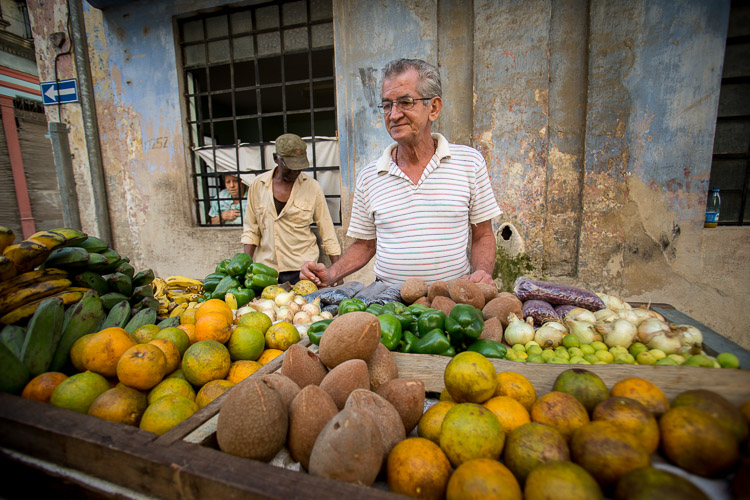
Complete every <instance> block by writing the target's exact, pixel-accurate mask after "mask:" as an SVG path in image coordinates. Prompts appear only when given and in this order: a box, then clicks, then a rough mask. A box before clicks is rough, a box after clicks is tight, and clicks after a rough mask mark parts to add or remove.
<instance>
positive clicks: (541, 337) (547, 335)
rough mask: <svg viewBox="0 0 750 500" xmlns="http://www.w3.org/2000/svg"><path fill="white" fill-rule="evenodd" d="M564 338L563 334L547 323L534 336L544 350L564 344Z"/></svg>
mask: <svg viewBox="0 0 750 500" xmlns="http://www.w3.org/2000/svg"><path fill="white" fill-rule="evenodd" d="M562 338H563V334H562V332H561V331H560V330H558V329H557V328H555V327H553V326H549V324H547V323H545V324H544V325H542V326H540V327H539V329H538V330H537V331H536V333H535V334H534V341H535V342H536V343H537V344H539V345H540V346H542V348H547V347H557V346H559V345H560V344H562Z"/></svg>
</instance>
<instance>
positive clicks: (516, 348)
mask: <svg viewBox="0 0 750 500" xmlns="http://www.w3.org/2000/svg"><path fill="white" fill-rule="evenodd" d="M511 349H513V350H514V351H516V352H526V348H525V347H524V346H523V344H513V347H511Z"/></svg>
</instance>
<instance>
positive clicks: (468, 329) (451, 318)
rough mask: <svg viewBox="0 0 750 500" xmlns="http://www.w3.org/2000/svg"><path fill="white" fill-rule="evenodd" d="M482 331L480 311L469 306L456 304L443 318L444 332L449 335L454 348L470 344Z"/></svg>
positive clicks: (482, 321)
mask: <svg viewBox="0 0 750 500" xmlns="http://www.w3.org/2000/svg"><path fill="white" fill-rule="evenodd" d="M482 330H484V318H483V317H482V311H480V310H479V309H477V308H476V307H474V306H472V305H469V304H456V305H455V306H453V309H451V312H450V314H449V315H448V317H446V318H445V331H446V332H448V335H450V338H451V344H452V345H453V346H454V347H455V346H466V345H469V344H471V343H472V342H474V341H475V340H476V339H478V338H479V336H480V335H481V334H482Z"/></svg>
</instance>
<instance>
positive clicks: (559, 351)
mask: <svg viewBox="0 0 750 500" xmlns="http://www.w3.org/2000/svg"><path fill="white" fill-rule="evenodd" d="M555 357H557V358H562V359H564V360H568V359H570V354H569V353H568V350H567V349H566V348H564V347H562V346H560V347H556V348H555Z"/></svg>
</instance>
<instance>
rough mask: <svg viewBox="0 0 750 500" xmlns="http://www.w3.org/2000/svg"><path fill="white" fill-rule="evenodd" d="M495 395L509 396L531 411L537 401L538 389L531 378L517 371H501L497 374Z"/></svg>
mask: <svg viewBox="0 0 750 500" xmlns="http://www.w3.org/2000/svg"><path fill="white" fill-rule="evenodd" d="M495 396H509V397H511V398H513V399H515V400H516V401H518V402H519V403H521V404H522V405H523V407H524V408H526V411H529V412H530V411H531V406H532V405H533V404H534V401H536V390H534V386H533V385H531V382H529V379H527V378H526V377H524V376H523V375H521V374H520V373H516V372H499V373H498V374H497V388H496V389H495Z"/></svg>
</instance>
